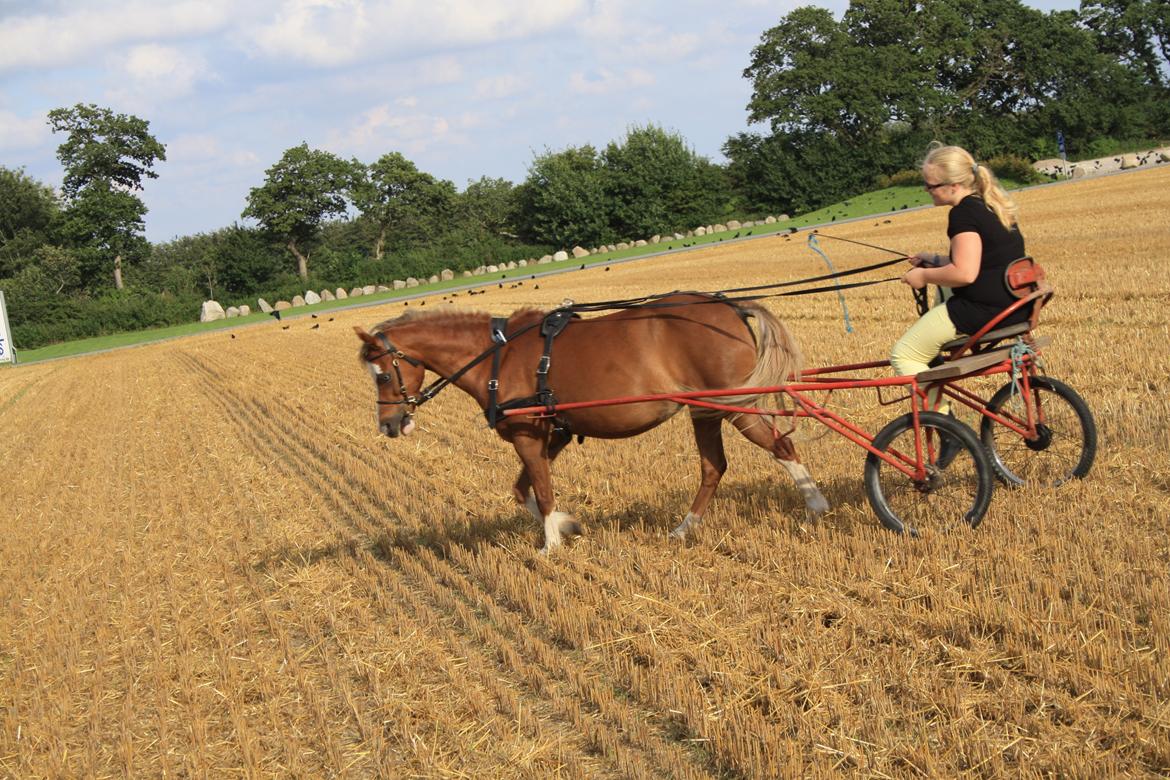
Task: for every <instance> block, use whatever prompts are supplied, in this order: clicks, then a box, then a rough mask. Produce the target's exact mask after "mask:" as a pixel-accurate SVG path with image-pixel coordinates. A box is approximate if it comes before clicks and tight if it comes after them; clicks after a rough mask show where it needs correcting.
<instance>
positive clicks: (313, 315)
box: [309, 314, 317, 319]
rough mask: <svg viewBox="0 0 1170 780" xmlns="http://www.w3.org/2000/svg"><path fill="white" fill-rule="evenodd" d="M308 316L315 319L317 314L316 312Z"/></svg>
mask: <svg viewBox="0 0 1170 780" xmlns="http://www.w3.org/2000/svg"><path fill="white" fill-rule="evenodd" d="M309 316H310V317H312V318H313V319H317V315H316V314H310V315H309Z"/></svg>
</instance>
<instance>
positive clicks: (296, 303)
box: [292, 295, 305, 306]
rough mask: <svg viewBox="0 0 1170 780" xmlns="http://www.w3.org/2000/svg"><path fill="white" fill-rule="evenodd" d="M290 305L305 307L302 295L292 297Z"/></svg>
mask: <svg viewBox="0 0 1170 780" xmlns="http://www.w3.org/2000/svg"><path fill="white" fill-rule="evenodd" d="M292 305H293V306H304V305H305V298H304V296H303V295H294V296H293V299H292Z"/></svg>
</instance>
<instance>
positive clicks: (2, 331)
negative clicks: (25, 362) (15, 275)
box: [0, 290, 16, 363]
mask: <svg viewBox="0 0 1170 780" xmlns="http://www.w3.org/2000/svg"><path fill="white" fill-rule="evenodd" d="M15 362H16V347H14V346H13V345H12V331H11V330H10V329H9V327H8V307H7V306H5V305H4V291H3V290H0V363H15Z"/></svg>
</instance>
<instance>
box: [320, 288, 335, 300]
mask: <svg viewBox="0 0 1170 780" xmlns="http://www.w3.org/2000/svg"><path fill="white" fill-rule="evenodd" d="M321 300H323V301H335V300H337V298H336V297H334V295H333V293H331V292H329V291H328V290H322V291H321Z"/></svg>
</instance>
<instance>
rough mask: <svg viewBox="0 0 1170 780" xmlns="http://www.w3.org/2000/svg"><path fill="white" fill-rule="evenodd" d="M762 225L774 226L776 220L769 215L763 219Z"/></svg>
mask: <svg viewBox="0 0 1170 780" xmlns="http://www.w3.org/2000/svg"><path fill="white" fill-rule="evenodd" d="M764 224H765V225H775V224H776V218H775V217H773V216H772V215H771V214H769V215H768V216H766V217H764Z"/></svg>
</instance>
